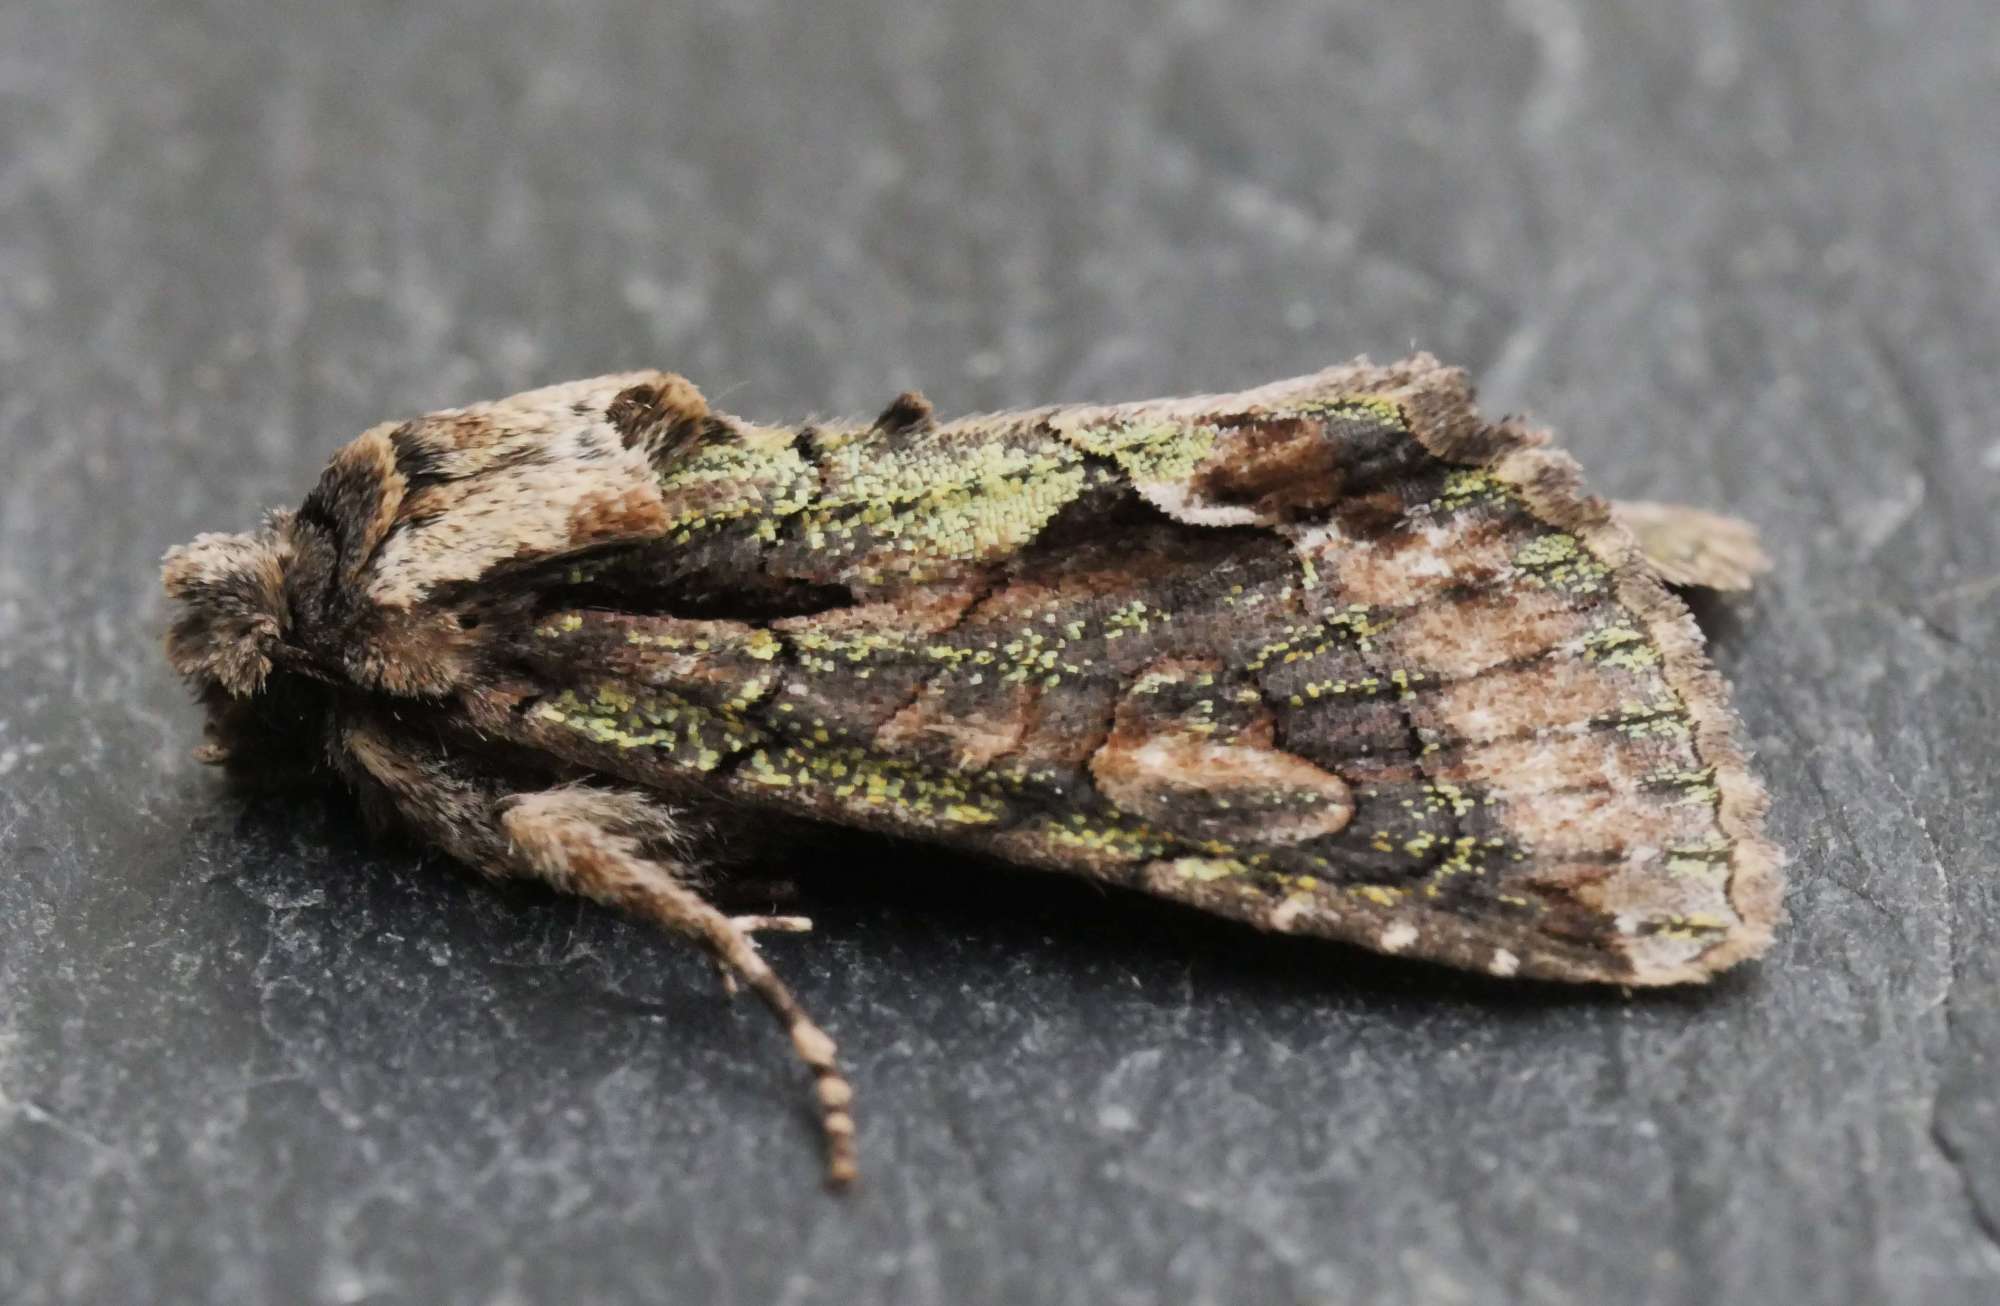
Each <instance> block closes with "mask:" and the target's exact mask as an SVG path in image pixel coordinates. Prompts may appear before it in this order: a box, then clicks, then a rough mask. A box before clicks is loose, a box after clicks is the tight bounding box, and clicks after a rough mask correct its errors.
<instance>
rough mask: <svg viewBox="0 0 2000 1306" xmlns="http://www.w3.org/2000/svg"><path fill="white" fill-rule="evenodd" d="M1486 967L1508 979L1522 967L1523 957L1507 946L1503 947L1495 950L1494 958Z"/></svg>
mask: <svg viewBox="0 0 2000 1306" xmlns="http://www.w3.org/2000/svg"><path fill="white" fill-rule="evenodd" d="M1486 969H1488V970H1490V971H1492V972H1493V973H1494V974H1495V975H1498V976H1499V977H1500V978H1501V979H1506V978H1507V977H1508V976H1509V975H1512V974H1513V973H1514V972H1515V971H1517V970H1519V969H1521V959H1520V958H1519V957H1516V956H1515V955H1514V954H1513V953H1511V952H1509V951H1507V950H1506V949H1505V948H1501V949H1498V950H1497V951H1495V952H1494V954H1493V960H1492V962H1491V963H1489V964H1488V965H1487V967H1486Z"/></svg>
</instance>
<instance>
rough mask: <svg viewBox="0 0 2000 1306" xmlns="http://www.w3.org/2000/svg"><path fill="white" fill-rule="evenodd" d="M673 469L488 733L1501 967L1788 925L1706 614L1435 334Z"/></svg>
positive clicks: (548, 604) (730, 442) (1703, 951)
mask: <svg viewBox="0 0 2000 1306" xmlns="http://www.w3.org/2000/svg"><path fill="white" fill-rule="evenodd" d="M656 486H657V490H658V493H659V499H658V503H659V505H660V509H659V515H658V516H657V517H654V518H649V519H648V521H647V524H646V526H645V529H643V530H638V531H634V532H631V533H629V534H628V535H626V536H625V537H623V539H622V540H621V541H614V542H613V544H612V545H611V546H609V547H608V551H607V547H606V546H595V545H594V546H591V547H590V548H588V549H584V550H582V551H580V552H578V553H576V554H573V555H571V556H570V557H568V558H564V557H556V558H554V559H552V560H550V561H549V562H548V563H547V564H546V567H547V568H548V569H547V570H544V571H543V572H542V573H540V576H541V579H540V580H539V581H537V582H536V584H535V585H534V586H531V587H529V588H531V589H533V590H534V592H535V593H536V594H537V596H538V597H537V599H536V602H535V604H534V606H533V607H532V609H531V610H530V609H522V610H520V611H518V612H515V613H514V614H513V615H512V616H509V617H508V618H507V619H505V620H503V621H500V622H496V623H495V624H494V626H492V627H489V628H488V629H487V630H486V632H485V633H484V635H483V636H482V640H483V641H484V647H485V649H486V657H487V658H488V659H489V662H490V664H491V665H492V666H494V667H496V668H507V669H510V670H509V674H511V675H513V676H514V679H513V680H511V681H510V680H508V679H507V676H504V675H498V674H496V676H495V677H494V679H493V681H492V685H493V688H492V690H491V692H490V693H488V694H487V696H486V698H484V699H483V700H481V701H482V702H483V704H484V706H483V708H482V711H483V713H484V715H483V716H482V717H481V721H482V728H484V729H487V730H491V731H494V732H497V733H499V734H501V735H503V736H505V737H507V738H510V739H513V740H514V741H516V742H518V743H521V744H524V745H527V746H529V747H530V748H532V749H534V750H538V751H539V752H540V753H542V754H544V755H547V756H552V757H560V758H563V759H565V760H566V761H567V762H569V763H570V764H573V765H575V766H579V767H585V768H589V769H591V770H595V771H598V772H601V773H606V774H612V775H617V776H622V777H624V778H625V779H627V780H628V781H630V782H633V783H637V784H642V785H646V786H648V787H651V788H655V789H659V790H662V791H666V792H674V793H682V794H687V795H691V796H705V797H709V798H713V799H716V800H720V801H725V802H728V803H730V804H733V805H736V806H738V807H739V808H740V807H741V806H743V805H746V804H747V805H752V806H754V807H756V808H759V809H763V810H768V811H771V812H773V813H782V814H788V815H792V816H798V817H804V818H808V819H812V820H821V821H830V822H837V823H840V824H844V825H851V826H858V827H862V828H870V829H877V830H883V831H886V832H890V833H894V834H898V835H903V836H906V837H912V838H918V839H924V840H928V841H932V842H936V843H940V844H945V845H949V846H954V847H960V848H966V849H969V850H974V851H978V852H982V853H986V854H990V855H994V856H998V857H1001V858H1005V859H1008V860H1012V861H1015V862H1019V863H1023V864H1028V865H1034V866H1041V867H1046V868H1050V869H1057V870H1065V871H1069V872H1073V873H1078V874H1084V875H1089V876H1092V877H1095V878H1098V879H1102V880H1105V881H1107V882H1111V883H1118V884H1126V885H1131V886H1134V887H1138V888H1143V889H1146V890H1148V891H1151V892H1154V893H1157V894H1161V895H1163V896H1167V897H1171V898H1176V899H1180V900H1183V901H1186V902H1189V903H1191V904H1193V905H1196V906H1199V907H1202V908H1204V909H1206V910H1210V911H1215V912H1220V913H1223V914H1227V915H1232V916H1236V917H1240V918H1243V919H1246V920H1250V921H1252V922H1254V923H1257V924H1260V925H1264V926H1266V927H1270V928H1276V929H1285V930H1295V931H1303V932H1311V933H1318V934H1324V935H1327V936H1330V937H1335V938H1342V939H1347V940H1351V941H1354V942H1357V943H1360V944H1363V945H1365V946H1370V947H1374V948H1378V949H1381V950H1383V951H1388V952H1397V953H1402V954H1405V955H1412V956H1424V957H1429V958H1432V959H1435V960H1439V961H1445V962H1449V963H1452V964H1455V965H1460V966H1467V967H1472V968H1476V969H1482V970H1488V971H1492V972H1495V973H1500V974H1522V975H1537V976H1545V977H1550V978H1562V979H1582V980H1603V981H1613V982H1620V983H1631V984H1653V983H1673V982H1682V981H1688V980H1698V979H1701V978H1704V977H1706V976H1707V975H1709V974H1711V973H1713V972H1714V971H1715V970H1718V969H1720V968H1722V967H1724V966H1727V965H1729V964H1732V963H1733V962H1735V961H1737V960H1740V959H1742V958H1743V957H1746V956H1751V955H1755V954H1756V953H1757V952H1759V951H1761V950H1762V948H1763V947H1764V946H1765V945H1766V944H1767V943H1768V940H1769V938H1770V934H1771V930H1772V928H1773V925H1774V922H1775V919H1776V915H1777V902H1778V893H1779V885H1780V880H1779V871H1778V868H1779V858H1778V855H1777V853H1776V851H1775V850H1774V849H1773V848H1771V846H1770V845H1769V844H1768V843H1766V842H1765V841H1764V840H1763V838H1762V835H1761V831H1760V825H1761V815H1762V810H1763V805H1764V798H1763V793H1762V790H1761V789H1760V788H1759V787H1758V785H1757V783H1756V781H1755V780H1754V778H1753V777H1752V776H1751V775H1750V774H1749V772H1748V770H1747V769H1746V767H1745V764H1744V761H1743V758H1742V754H1741V751H1740V748H1739V747H1738V745H1737V743H1736V740H1735V737H1734V729H1735V727H1734V717H1733V714H1732V713H1731V712H1730V711H1729V709H1728V705H1727V702H1726V695H1725V691H1724V689H1723V687H1722V685H1721V682H1720V680H1719V678H1718V677H1717V676H1716V675H1715V673H1714V671H1713V670H1712V668H1711V667H1710V666H1709V665H1708V663H1707V661H1706V659H1705V658H1704V656H1703V654H1702V649H1701V639H1700V636H1699V634H1698V632H1697V631H1696V630H1695V628H1694V626H1693V624H1692V621H1691V620H1690V618H1689V617H1688V614H1687V611H1686V609H1685V608H1684V607H1683V606H1682V605H1681V604H1680V603H1679V601H1678V600H1676V599H1675V598H1673V597H1672V596H1671V595H1670V594H1669V593H1668V592H1667V591H1666V590H1665V588H1664V587H1663V586H1662V584H1661V583H1660V581H1659V579H1658V578H1657V576H1656V574H1655V572H1654V570H1653V569H1652V567H1651V566H1650V565H1649V564H1648V563H1647V562H1646V560H1645V559H1644V557H1643V556H1642V555H1641V553H1640V551H1639V548H1638V546H1637V545H1636V544H1635V542H1634V540H1633V539H1632V537H1631V536H1630V535H1629V534H1628V533H1627V532H1626V531H1624V530H1623V529H1621V528H1620V527H1619V526H1618V525H1617V524H1616V523H1615V522H1614V521H1613V520H1612V518H1611V516H1610V514H1609V512H1608V510H1607V508H1606V506H1605V505H1604V504H1603V503H1602V502H1600V501H1598V500H1596V499H1593V498H1591V497H1589V496H1588V495H1587V494H1585V493H1584V491H1583V490H1582V488H1581V484H1580V480H1579V477H1578V474H1577V471H1576V468H1575V465H1574V464H1573V463H1572V462H1571V461H1570V460H1569V459H1568V458H1567V457H1566V456H1564V455H1562V454H1561V453H1559V452H1557V451H1555V450H1553V449H1552V448H1550V447H1549V446H1548V444H1547V441H1546V438H1545V437H1544V436H1543V435H1541V434H1540V433H1538V432H1535V431H1532V430H1529V429H1527V428H1525V427H1523V426H1520V425H1518V424H1498V425H1494V424H1487V423H1484V422H1482V421H1480V420H1479V419H1478V418H1477V416H1476V415H1475V414H1474V412H1473V410H1472V407H1471V402H1470V395H1469V391H1468V389H1467V387H1466V385H1465V383H1464V380H1463V377H1462V376H1461V375H1460V374H1459V373H1457V372H1455V371H1451V370H1448V369H1444V368H1441V367H1438V366H1437V365H1436V364H1435V363H1433V362H1431V361H1430V360H1428V359H1421V358H1420V359H1414V360H1410V361H1408V362H1405V363H1402V364H1397V365H1394V366H1391V367H1385V368H1373V367H1367V366H1354V367H1348V368H1337V369H1332V370H1329V371H1328V372H1324V373H1321V374H1318V375H1316V376H1313V377H1308V378H1303V379H1301V380H1299V381H1294V382H1288V383H1282V384H1279V385H1276V386H1270V387H1264V388H1262V389H1259V390H1254V391H1248V392H1243V393H1241V394H1236V395H1223V396H1207V397H1200V398H1195V399H1187V400H1175V401H1171V402H1166V403H1158V404H1143V405H1126V406H1117V407H1106V408H1064V409H1047V410H1038V411H1035V412H1029V413H1021V414H1009V415H1004V416H1002V417H1000V418H994V419H971V420H968V421H964V422H955V423H947V424H934V423H931V422H929V421H924V422H913V423H878V424H876V425H875V426H872V427H861V426H852V427H825V428H808V429H805V430H801V431H792V432H786V431H777V430H772V429H767V428H756V427H748V426H743V425H741V424H733V425H727V426H725V427H723V428H721V429H719V430H716V431H712V432H710V433H709V437H708V438H707V439H705V440H704V441H702V442H697V443H696V444H694V445H690V446H686V447H682V448H680V449H678V451H677V452H676V453H675V454H674V456H673V457H672V458H670V459H669V460H667V461H666V462H665V463H664V464H662V465H661V466H659V467H658V468H657V476H656ZM538 565H541V564H538ZM565 568H566V569H567V572H566V574H561V575H559V574H558V571H561V570H562V569H565ZM521 574H522V573H518V572H517V573H514V577H515V578H514V579H512V580H509V581H508V582H507V583H506V584H505V585H502V584H499V583H498V581H497V580H496V579H494V578H493V577H489V578H488V579H487V580H484V581H481V582H479V584H480V585H482V586H486V587H488V588H489V589H490V590H491V593H492V594H494V595H499V594H501V593H503V592H510V591H509V586H512V587H514V588H515V589H519V588H520V580H519V576H520V575H521ZM496 601H497V600H496ZM509 686H511V688H509Z"/></svg>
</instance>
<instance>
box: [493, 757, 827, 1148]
mask: <svg viewBox="0 0 2000 1306" xmlns="http://www.w3.org/2000/svg"><path fill="white" fill-rule="evenodd" d="M500 828H501V831H502V833H504V834H505V835H506V837H507V840H508V844H509V850H510V853H511V854H512V857H513V859H514V860H515V861H516V862H517V864H519V865H520V866H521V867H522V868H523V869H525V870H527V871H528V872H529V873H531V874H533V875H535V876H537V877H539V878H541V879H544V880H547V881H548V882H550V883H552V884H554V885H555V886H556V887H557V888H560V889H565V890H568V891H569V892H572V893H578V894H582V895H583V896H585V897H588V898H594V899H596V900H597V901H599V902H603V903H606V904H609V905H611V906H614V907H619V908H622V909H624V910H626V911H629V912H631V913H633V914H634V915H637V916H643V917H645V918H646V919H648V920H651V921H654V922H655V923H657V924H660V925H663V926H665V927H666V928H667V929H669V930H672V931H673V932H675V933H676V934H680V935H683V936H685V937H687V938H690V939H693V940H694V941H695V942H697V943H699V944H700V945H702V947H704V948H706V949H707V950H708V952H709V955H710V956H712V957H714V958H715V960H716V962H717V963H718V964H719V965H720V966H722V967H723V968H724V969H725V972H726V973H728V974H731V975H734V976H735V977H736V978H738V979H739V980H741V981H742V982H743V984H744V985H745V986H747V987H748V988H749V989H750V991H751V992H752V993H755V994H756V995H757V996H758V997H759V998H761V999H762V1000H763V1002H764V1005H765V1006H766V1007H767V1008H769V1009H770V1012H771V1014H772V1015H774V1016H776V1017H777V1019H778V1023H779V1024H780V1025H783V1026H784V1028H785V1032H786V1034H787V1035H789V1036H790V1038H791V1040H792V1047H793V1049H794V1050H795V1051H796V1052H797V1053H798V1055H799V1059H800V1060H802V1061H804V1062H805V1063H806V1065H807V1067H808V1068H810V1069H811V1071H812V1072H813V1080H814V1086H813V1087H814V1098H815V1101H816V1102H817V1104H818V1107H819V1119H820V1131H821V1133H822V1134H823V1135H824V1136H825V1139H826V1177H827V1182H828V1183H829V1184H831V1185H833V1186H834V1187H845V1186H846V1185H848V1184H850V1183H852V1182H853V1181H854V1178H855V1175H856V1174H857V1173H858V1171H857V1168H856V1163H855V1146H854V1117H853V1115H852V1114H851V1112H850V1111H849V1107H850V1106H851V1105H852V1104H853V1101H854V1089H853V1087H852V1086H851V1085H850V1084H849V1083H848V1082H847V1077H846V1076H845V1075H843V1074H841V1072H840V1066H839V1063H838V1061H837V1060H836V1048H835V1046H834V1042H833V1039H832V1038H830V1037H829V1036H828V1035H827V1033H826V1031H825V1030H823V1029H821V1028H820V1027H819V1025H818V1023H817V1022H815V1021H814V1020H813V1019H812V1017H811V1016H809V1015H808V1014H806V1010H805V1007H804V1006H803V1005H801V1004H800V1002H799V1000H798V999H797V998H796V997H795V996H793V994H792V991H791V990H790V989H789V988H787V987H786V986H785V983H784V981H783V980H781V979H779V978H778V976H777V974H776V973H775V972H774V971H772V969H771V967H770V965H769V963H767V962H766V961H765V960H764V958H763V956H762V955H761V954H760V953H759V952H758V951H757V945H756V943H755V942H754V941H752V939H751V937H750V931H751V930H753V929H776V930H786V931H793V932H796V931H798V930H800V929H804V928H808V927H809V923H808V922H805V921H804V920H803V919H802V918H800V917H795V916H792V917H786V916H746V917H731V916H727V915H725V914H724V913H723V912H721V911H720V910H718V909H717V908H716V907H715V906H714V904H712V903H710V902H709V901H708V900H707V899H705V898H703V897H702V896H701V895H700V894H699V893H697V892H696V891H695V890H694V889H692V888H690V887H688V884H687V882H686V880H685V878H684V876H683V874H681V873H680V869H681V868H678V867H676V866H675V865H674V864H672V863H669V862H667V861H664V860H662V859H660V858H659V857H656V856H649V855H647V853H646V852H645V851H644V850H643V847H642V838H643V839H644V842H645V843H647V844H652V845H654V846H657V845H658V844H660V843H662V842H668V841H669V840H668V839H667V838H666V836H667V835H668V834H669V833H670V832H671V830H672V822H671V818H669V817H667V816H666V815H665V814H664V813H661V812H660V811H659V810H658V809H657V808H654V807H652V806H651V805H650V804H648V803H647V802H646V801H645V800H644V799H642V798H638V797H636V796H629V795H623V794H611V793H605V792H603V791H601V790H592V789H583V788H564V789H551V790H546V791H544V792H541V793H534V794H521V795H516V796H515V797H513V798H511V799H508V800H507V801H506V802H505V803H504V804H503V806H502V810H501V813H500Z"/></svg>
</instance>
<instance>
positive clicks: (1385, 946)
mask: <svg viewBox="0 0 2000 1306" xmlns="http://www.w3.org/2000/svg"><path fill="white" fill-rule="evenodd" d="M1416 941H1417V927H1416V926H1414V925H1412V924H1410V923H1409V922H1408V921H1397V922H1396V923H1395V924H1394V925H1391V926H1390V927H1389V928H1388V929H1386V930H1383V931H1382V937H1381V938H1379V939H1377V940H1376V941H1375V942H1376V943H1377V944H1378V945H1379V946H1380V947H1381V949H1382V951H1384V952H1401V951H1402V950H1403V949H1405V948H1407V947H1409V946H1410V945H1411V944H1412V943H1415V942H1416Z"/></svg>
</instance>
